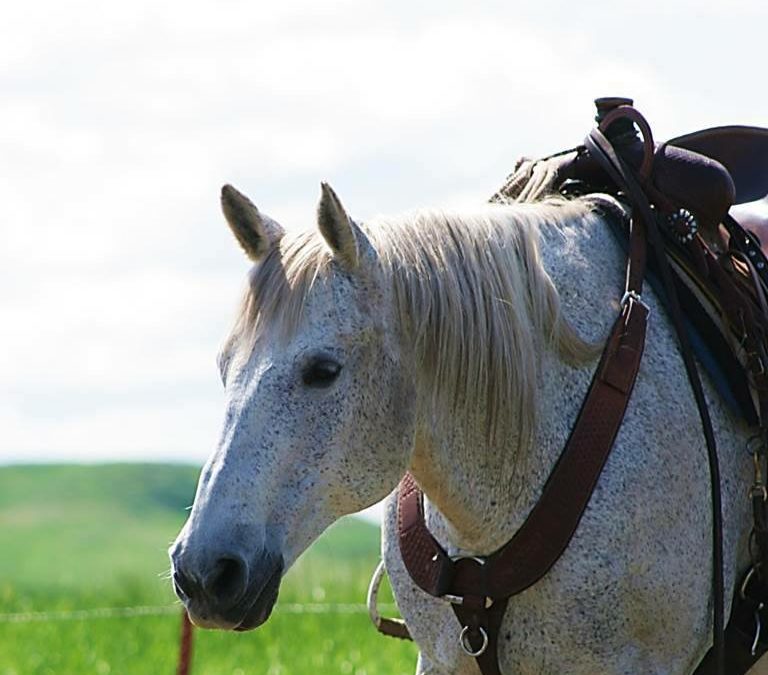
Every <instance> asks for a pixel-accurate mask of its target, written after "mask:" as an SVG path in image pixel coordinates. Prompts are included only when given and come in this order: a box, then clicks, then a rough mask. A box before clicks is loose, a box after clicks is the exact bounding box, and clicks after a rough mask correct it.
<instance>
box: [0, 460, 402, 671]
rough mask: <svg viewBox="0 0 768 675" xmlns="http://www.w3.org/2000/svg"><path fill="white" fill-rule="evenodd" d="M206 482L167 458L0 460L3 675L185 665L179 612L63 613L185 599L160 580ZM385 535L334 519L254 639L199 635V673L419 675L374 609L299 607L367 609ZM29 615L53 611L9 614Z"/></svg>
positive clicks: (196, 653) (292, 574)
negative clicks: (93, 462)
mask: <svg viewBox="0 0 768 675" xmlns="http://www.w3.org/2000/svg"><path fill="white" fill-rule="evenodd" d="M196 478H197V469H195V468H193V467H187V466H169V465H134V464H125V465H105V466H77V465H71V466H70V465H63V466H19V467H2V468H0V615H2V617H0V675H87V674H90V673H94V674H97V675H122V674H126V675H128V674H136V675H139V674H141V675H154V674H156V673H157V674H162V673H167V674H168V675H172V674H173V673H174V672H175V668H176V660H177V654H178V633H179V627H180V612H181V610H180V609H179V610H178V612H176V611H174V610H170V611H172V612H173V613H172V614H168V615H161V616H138V617H113V618H89V619H78V618H63V617H66V616H67V613H68V612H71V611H73V610H86V609H92V608H103V607H135V606H152V607H168V606H169V605H172V604H173V603H174V602H175V598H174V596H173V594H172V592H171V589H170V585H169V582H168V581H167V580H166V579H165V578H164V577H165V575H166V573H167V569H168V562H167V556H166V548H167V546H168V544H169V543H170V541H171V540H172V539H173V538H174V537H175V535H176V532H177V531H178V529H179V527H180V526H181V524H182V523H183V521H184V518H185V515H186V511H185V507H186V506H188V505H189V504H190V503H191V501H192V496H193V494H194V486H195V481H196ZM378 538H379V532H378V529H377V528H376V527H375V526H373V525H370V524H368V523H365V522H362V521H359V520H356V519H349V518H348V519H345V520H343V521H341V522H340V523H337V524H336V525H335V526H334V527H332V528H331V529H330V530H329V531H328V532H326V533H325V534H324V535H323V537H321V539H320V540H319V541H318V542H316V544H315V545H314V546H313V547H312V548H311V549H310V551H308V552H307V553H306V554H305V555H304V556H303V557H302V558H301V559H300V560H299V561H298V562H297V563H296V565H295V566H294V568H293V569H292V570H291V571H290V572H289V573H288V575H287V576H286V579H285V581H284V583H283V586H282V589H281V593H280V599H279V600H278V605H277V607H276V609H275V613H274V614H273V616H272V618H271V619H270V620H269V622H268V623H267V624H266V625H265V626H263V627H262V628H260V629H258V630H257V631H253V632H249V633H244V634H234V633H221V632H211V631H199V630H196V631H195V643H194V658H193V667H192V671H191V672H192V674H193V675H220V674H221V675H225V674H226V675H252V674H253V675H256V674H259V675H261V674H269V675H287V674H293V673H299V674H300V673H312V674H314V675H323V674H325V673H345V674H351V675H374V674H382V675H383V674H386V675H398V674H400V673H403V674H408V675H410V674H411V673H413V672H414V668H415V661H416V650H415V648H414V647H413V645H411V644H408V643H403V642H400V641H395V640H391V639H387V638H384V637H382V636H379V635H378V634H377V633H376V631H375V630H374V629H373V627H372V626H371V625H370V623H369V621H368V617H367V616H366V615H365V614H362V613H343V612H323V613H299V609H298V608H297V605H305V604H315V605H317V604H331V605H332V604H334V603H362V602H363V601H364V598H365V590H366V586H367V583H368V579H369V576H370V573H371V571H372V570H373V567H374V565H375V563H376V561H377V559H378V549H379V543H378ZM384 600H385V601H386V598H384ZM281 606H282V608H283V609H281ZM30 612H56V613H57V614H54V616H52V617H51V618H50V619H49V620H37V619H38V618H39V617H36V616H29V617H27V620H25V621H20V622H19V621H9V620H8V615H10V614H19V613H30ZM30 619H32V620H30Z"/></svg>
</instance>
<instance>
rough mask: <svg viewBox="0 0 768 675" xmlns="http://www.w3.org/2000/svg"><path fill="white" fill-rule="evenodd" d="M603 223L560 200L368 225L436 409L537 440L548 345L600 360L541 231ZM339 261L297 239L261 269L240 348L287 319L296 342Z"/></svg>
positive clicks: (290, 237)
mask: <svg viewBox="0 0 768 675" xmlns="http://www.w3.org/2000/svg"><path fill="white" fill-rule="evenodd" d="M591 217H594V216H593V215H592V214H591V212H590V210H589V207H588V206H587V205H585V204H584V203H582V202H579V201H572V202H566V201H564V200H550V201H545V202H539V203H535V204H510V205H488V206H485V207H483V208H481V209H479V210H475V211H472V212H465V213H460V212H445V211H436V210H423V211H416V212H414V213H409V214H405V215H399V216H381V217H376V218H374V219H372V220H371V221H369V222H367V223H365V224H363V225H362V226H361V227H362V229H363V231H364V232H365V234H366V235H367V237H368V238H369V240H370V242H371V244H372V245H373V247H374V249H375V250H376V251H377V253H378V256H379V258H380V261H381V264H382V268H383V273H384V279H385V281H387V282H389V283H391V285H392V289H393V295H394V300H395V303H396V307H395V310H396V315H397V316H398V317H399V321H400V331H401V333H402V335H403V337H404V339H406V340H409V341H411V342H412V344H413V345H414V346H415V349H416V356H417V360H418V362H419V363H420V367H421V372H420V376H421V377H422V378H424V381H425V382H426V383H427V385H428V386H429V387H430V388H431V392H432V395H433V400H434V401H435V403H439V404H445V403H448V404H449V406H451V407H454V408H455V407H465V406H467V405H475V406H477V407H478V408H479V409H481V410H485V411H486V416H487V425H488V434H489V437H493V435H494V434H495V432H496V430H497V429H498V427H499V422H500V421H501V419H502V418H503V417H505V416H508V415H512V416H513V419H514V420H515V422H516V424H517V425H518V431H519V433H520V441H521V443H526V442H528V441H530V440H531V438H532V435H533V431H534V419H535V411H536V407H537V405H536V382H537V354H539V352H540V347H541V344H542V342H541V341H542V339H543V340H545V341H550V342H551V344H554V345H555V346H556V347H557V348H558V349H559V351H560V353H561V354H562V356H563V357H564V358H566V359H568V360H571V361H581V360H583V359H586V358H589V357H592V356H593V355H594V354H595V346H594V345H591V344H588V343H586V342H584V341H583V340H582V339H581V338H580V337H579V336H578V335H577V334H576V333H575V332H574V331H573V330H572V329H571V327H570V326H569V325H568V324H567V322H566V321H565V320H564V318H563V317H562V315H561V313H560V300H559V296H558V293H557V289H556V288H555V286H554V284H553V283H552V280H551V279H550V277H549V275H548V274H547V272H546V270H545V269H544V267H543V265H542V262H541V257H540V253H539V228H540V226H541V225H542V224H544V223H549V224H552V225H555V226H556V227H557V226H561V225H564V224H566V223H575V222H577V221H580V220H582V219H586V218H591ZM331 260H332V258H331V253H330V251H329V250H328V248H327V246H326V244H325V242H324V241H323V239H322V237H321V236H320V234H319V233H318V232H317V231H316V230H314V229H313V230H310V231H305V232H300V233H289V234H286V235H285V237H284V238H283V239H282V241H281V242H280V245H279V247H277V248H276V249H274V250H273V251H272V252H270V254H269V255H268V256H267V257H266V258H265V259H264V261H263V262H262V263H261V264H259V265H258V266H257V267H255V268H254V270H253V272H252V275H251V279H250V284H249V287H248V289H247V290H246V294H245V297H244V299H243V303H242V306H241V311H240V315H239V318H238V321H237V325H236V328H235V331H234V332H233V336H232V337H231V338H230V342H232V341H233V340H237V341H239V340H240V339H242V338H243V336H246V335H247V336H250V338H251V339H253V338H255V336H256V335H257V334H258V333H259V332H260V330H259V329H260V327H263V326H266V325H274V324H275V322H279V324H280V327H281V328H282V330H283V331H285V332H286V333H291V332H293V331H295V330H297V328H298V327H299V325H300V323H301V316H302V308H303V306H304V302H305V298H306V297H307V294H308V293H309V292H310V291H311V289H312V286H313V284H314V283H315V281H316V280H317V279H318V278H323V277H326V276H327V275H329V274H332V273H333V270H334V269H335V267H334V266H332V265H331V264H330V263H331ZM249 342H250V340H249Z"/></svg>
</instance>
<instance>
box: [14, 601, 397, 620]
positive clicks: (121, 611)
mask: <svg viewBox="0 0 768 675" xmlns="http://www.w3.org/2000/svg"><path fill="white" fill-rule="evenodd" d="M379 607H380V608H381V609H382V610H384V611H394V610H396V607H395V605H394V604H391V605H380V606H379ZM180 611H181V605H179V604H172V605H144V606H137V607H97V608H94V609H73V610H60V611H59V610H54V611H50V612H17V613H6V614H0V623H47V622H56V621H91V620H93V619H117V618H133V617H141V616H166V615H176V614H178V613H179V612H180ZM367 612H368V608H367V607H366V606H365V605H364V604H362V603H286V604H283V605H278V606H277V607H275V613H276V614H366V613H367Z"/></svg>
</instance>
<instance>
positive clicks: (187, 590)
mask: <svg viewBox="0 0 768 675" xmlns="http://www.w3.org/2000/svg"><path fill="white" fill-rule="evenodd" d="M173 586H174V590H175V591H176V595H178V596H179V597H181V596H185V597H187V598H190V597H192V594H193V588H192V586H193V584H192V582H191V581H190V580H189V578H188V577H187V576H186V575H185V574H184V573H183V572H181V571H180V570H179V569H175V570H174V571H173Z"/></svg>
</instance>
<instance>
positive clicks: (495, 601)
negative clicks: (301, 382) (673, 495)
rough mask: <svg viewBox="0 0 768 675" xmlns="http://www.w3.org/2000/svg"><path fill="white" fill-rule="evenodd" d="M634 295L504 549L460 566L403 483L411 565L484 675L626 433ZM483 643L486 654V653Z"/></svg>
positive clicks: (639, 337) (639, 317) (635, 279)
mask: <svg viewBox="0 0 768 675" xmlns="http://www.w3.org/2000/svg"><path fill="white" fill-rule="evenodd" d="M642 236H644V235H643V233H642V232H640V231H639V230H638V231H637V232H636V234H635V238H638V237H642ZM631 250H633V251H635V257H634V258H633V257H632V256H631V257H630V265H629V266H630V268H632V267H636V266H637V265H644V262H645V255H644V247H643V246H642V245H641V244H639V243H637V242H633V246H631ZM627 279H628V280H632V283H637V284H639V283H641V280H642V272H638V270H637V269H630V270H629V271H628V273H627ZM628 283H629V281H628ZM630 290H631V292H626V293H625V295H624V298H623V301H622V307H621V314H620V315H619V317H618V318H617V320H616V322H615V323H614V326H613V329H612V330H611V333H610V336H609V338H608V341H607V344H606V347H605V350H604V351H603V355H602V357H601V359H600V363H599V364H598V367H597V369H596V371H595V375H594V377H593V380H592V383H591V385H590V388H589V391H588V393H587V396H586V398H585V401H584V404H583V406H582V409H581V411H580V413H579V416H578V418H577V420H576V423H575V424H574V427H573V429H572V431H571V434H570V437H569V439H568V441H567V443H566V446H565V449H564V450H563V452H562V454H561V456H560V458H559V460H558V462H557V463H556V464H555V467H554V468H553V470H552V473H551V474H550V476H549V478H548V480H547V482H546V484H545V485H544V488H543V491H542V495H541V498H540V499H539V501H538V502H537V504H536V505H535V506H534V508H533V509H532V511H531V512H530V514H529V515H528V517H527V518H526V520H525V522H524V523H523V525H522V526H521V527H520V529H519V530H518V531H517V533H516V534H515V535H514V536H513V537H512V539H510V540H509V541H508V542H507V543H506V544H505V545H504V546H503V547H502V548H500V549H499V550H498V551H496V552H495V553H493V554H492V555H490V556H488V557H486V558H482V557H459V558H455V559H452V558H451V557H450V556H449V555H448V554H447V553H446V551H445V549H443V547H442V546H441V545H440V544H439V542H438V541H437V540H436V539H435V538H434V537H433V536H432V534H431V533H430V532H429V529H428V528H427V524H426V521H425V517H424V506H423V495H422V492H421V490H420V489H419V487H418V485H417V483H416V481H415V479H414V478H413V476H411V475H410V474H406V476H405V477H404V478H403V480H402V481H401V483H400V487H399V491H398V502H397V522H398V538H399V544H400V553H401V556H402V558H403V561H404V563H405V566H406V568H407V570H408V572H409V574H410V575H411V578H412V579H413V581H414V582H415V583H416V585H417V586H419V588H421V589H422V590H424V591H426V592H427V593H429V594H430V595H432V596H435V597H440V598H443V599H445V600H447V601H448V602H451V603H452V604H453V607H454V611H455V613H456V615H457V617H458V618H459V621H460V623H461V631H462V632H461V635H462V637H463V638H464V640H465V642H464V644H463V646H464V648H465V651H467V652H468V653H469V652H472V651H475V652H480V653H479V654H478V657H477V661H478V665H479V666H480V668H481V672H482V673H483V675H497V674H498V673H499V672H500V671H499V668H498V661H497V659H498V655H497V649H496V647H497V643H498V632H499V628H500V625H501V620H502V618H503V612H504V609H505V607H506V603H507V600H508V598H510V597H511V596H513V595H515V594H517V593H520V592H521V591H523V590H525V589H526V588H528V587H530V586H531V585H533V584H534V583H536V582H537V581H538V580H539V579H541V578H542V577H543V576H544V575H545V574H546V573H547V572H548V571H549V569H550V568H551V567H552V565H554V563H555V562H556V561H557V560H558V558H559V557H560V556H561V555H562V553H563V551H564V550H565V549H566V547H567V546H568V543H569V542H570V540H571V538H572V537H573V535H574V533H575V531H576V528H577V527H578V524H579V522H580V520H581V517H582V515H583V513H584V511H585V509H586V507H587V504H588V503H589V500H590V498H591V496H592V492H593V491H594V488H595V486H596V484H597V481H598V478H599V476H600V473H601V471H602V468H603V466H604V464H605V462H606V460H607V458H608V455H609V454H610V450H611V448H612V446H613V442H614V440H615V438H616V434H617V433H618V430H619V428H620V427H621V423H622V420H623V418H624V413H625V411H626V407H627V404H628V402H629V398H630V396H631V393H632V389H633V386H634V383H635V379H636V377H637V373H638V369H639V367H640V361H641V358H642V354H643V349H644V346H645V334H646V326H647V319H648V308H647V307H646V305H645V304H644V303H643V302H642V301H641V300H640V299H639V290H640V288H639V286H638V288H637V289H630ZM481 629H482V631H481ZM483 633H484V635H483ZM484 639H487V641H488V643H487V645H482V640H484ZM478 640H480V641H481V644H479V645H478Z"/></svg>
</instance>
